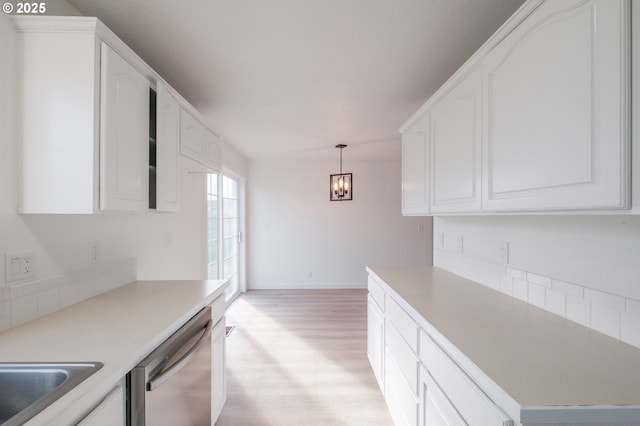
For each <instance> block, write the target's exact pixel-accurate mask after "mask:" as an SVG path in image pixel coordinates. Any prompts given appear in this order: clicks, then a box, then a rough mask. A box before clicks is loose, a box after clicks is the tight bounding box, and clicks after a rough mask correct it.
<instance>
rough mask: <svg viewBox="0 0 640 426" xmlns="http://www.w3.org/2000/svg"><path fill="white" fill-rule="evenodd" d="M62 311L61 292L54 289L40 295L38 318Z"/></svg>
mask: <svg viewBox="0 0 640 426" xmlns="http://www.w3.org/2000/svg"><path fill="white" fill-rule="evenodd" d="M59 309H60V290H58V289H57V288H52V289H49V290H46V291H41V292H40V293H38V316H40V317H41V316H43V315H47V314H50V313H51V312H55V311H57V310H59Z"/></svg>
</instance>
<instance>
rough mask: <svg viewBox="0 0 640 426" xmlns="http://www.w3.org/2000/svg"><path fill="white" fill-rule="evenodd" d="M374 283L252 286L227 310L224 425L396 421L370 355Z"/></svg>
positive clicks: (371, 425)
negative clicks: (367, 286)
mask: <svg viewBox="0 0 640 426" xmlns="http://www.w3.org/2000/svg"><path fill="white" fill-rule="evenodd" d="M366 317H367V293H366V290H293V291H290V290H286V291H285V290H283V291H275V290H273V291H272V290H268V291H250V292H247V293H245V294H243V295H241V296H240V298H238V299H237V300H236V301H235V302H234V303H233V304H232V305H231V306H230V308H229V309H228V310H227V325H235V326H236V328H235V329H234V330H233V332H232V333H231V335H230V336H229V337H228V338H227V365H228V368H227V392H228V396H227V402H226V405H225V407H224V409H223V411H222V414H221V416H220V418H219V420H218V421H217V422H216V426H316V425H318V426H320V425H321V426H334V425H359V426H365V425H366V426H376V425H378V426H391V425H392V424H393V423H392V421H391V418H390V416H389V413H388V411H387V408H386V405H385V402H384V399H383V397H382V394H381V392H380V389H379V388H378V385H377V383H376V380H375V378H374V376H373V372H372V371H371V368H370V366H369V361H368V359H367V354H366V334H367V319H366Z"/></svg>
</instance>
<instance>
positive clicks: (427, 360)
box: [419, 331, 513, 426]
mask: <svg viewBox="0 0 640 426" xmlns="http://www.w3.org/2000/svg"><path fill="white" fill-rule="evenodd" d="M419 352H420V359H421V360H422V362H423V363H424V365H425V367H426V369H427V370H428V372H429V374H430V375H431V377H433V379H434V381H435V382H437V383H438V385H439V386H440V389H442V392H443V393H444V394H445V395H446V397H447V398H448V400H449V401H451V404H452V407H455V410H456V412H458V413H460V415H461V417H462V418H463V419H464V420H465V421H466V423H468V424H470V425H486V426H513V420H512V419H511V418H509V416H508V415H507V414H506V413H505V412H504V411H503V410H502V409H500V407H498V406H497V405H495V404H494V403H493V401H491V399H489V397H488V396H487V395H486V394H485V393H484V392H483V391H482V389H480V388H479V387H478V385H476V384H475V383H474V382H473V380H471V378H470V377H469V376H468V375H467V374H466V373H465V372H464V371H463V370H462V369H460V367H458V365H457V364H456V363H455V361H454V360H453V359H451V357H449V355H447V354H446V353H445V352H444V351H443V350H442V349H441V348H440V347H439V346H438V345H437V344H436V343H435V342H434V341H433V340H432V339H431V338H430V337H429V336H427V334H426V333H425V332H424V331H421V332H420V351H419ZM463 424H465V423H463Z"/></svg>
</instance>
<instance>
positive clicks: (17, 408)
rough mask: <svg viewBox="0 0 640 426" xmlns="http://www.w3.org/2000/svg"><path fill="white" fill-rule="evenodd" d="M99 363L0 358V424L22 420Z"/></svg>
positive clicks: (95, 367) (73, 384)
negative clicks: (29, 361) (14, 360)
mask: <svg viewBox="0 0 640 426" xmlns="http://www.w3.org/2000/svg"><path fill="white" fill-rule="evenodd" d="M102 365H103V364H102V363H100V362H56V363H14V362H0V424H1V425H3V426H14V425H16V426H17V425H21V424H23V423H25V422H26V421H27V420H29V419H30V418H32V417H33V416H35V415H36V414H38V413H39V412H40V411H42V410H43V409H45V408H46V407H47V406H49V405H50V404H52V403H53V402H54V401H56V400H57V399H58V398H60V397H61V396H62V395H64V394H65V393H67V392H69V391H70V390H71V389H73V388H74V387H75V386H77V385H78V384H79V383H80V382H82V381H83V380H85V379H86V378H87V377H89V376H91V375H92V374H93V373H95V372H96V371H98V370H99V369H101V368H102Z"/></svg>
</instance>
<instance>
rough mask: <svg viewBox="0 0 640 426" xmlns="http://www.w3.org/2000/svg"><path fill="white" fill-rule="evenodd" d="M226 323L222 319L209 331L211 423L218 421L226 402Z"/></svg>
mask: <svg viewBox="0 0 640 426" xmlns="http://www.w3.org/2000/svg"><path fill="white" fill-rule="evenodd" d="M226 324H227V323H226V321H225V318H224V317H223V318H222V319H221V320H220V321H218V323H217V324H216V325H215V327H213V330H212V331H211V375H212V377H211V421H212V424H213V423H215V421H216V420H217V419H218V416H220V413H221V412H222V407H223V406H224V403H225V402H226V400H227V378H226V364H227V361H226V359H227V346H226V337H227V336H226V331H227V330H226Z"/></svg>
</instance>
